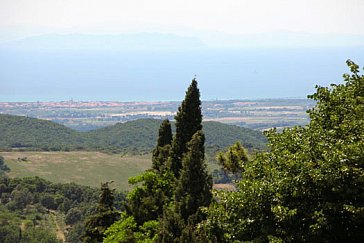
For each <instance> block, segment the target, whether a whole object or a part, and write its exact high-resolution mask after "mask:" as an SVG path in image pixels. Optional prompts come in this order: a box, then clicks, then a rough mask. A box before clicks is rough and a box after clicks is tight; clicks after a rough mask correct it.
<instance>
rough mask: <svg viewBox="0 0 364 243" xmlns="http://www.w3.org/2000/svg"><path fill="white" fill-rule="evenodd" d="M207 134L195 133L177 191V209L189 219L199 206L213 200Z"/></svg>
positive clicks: (184, 217) (182, 215) (184, 162)
mask: <svg viewBox="0 0 364 243" xmlns="http://www.w3.org/2000/svg"><path fill="white" fill-rule="evenodd" d="M204 143H205V136H204V134H203V132H202V131H198V132H196V133H195V135H193V137H192V139H191V141H190V142H189V143H188V152H187V153H186V156H185V157H184V158H183V165H182V170H181V173H180V179H179V181H178V184H177V188H176V192H175V202H176V210H177V212H179V213H180V214H181V217H182V218H183V219H184V220H185V221H187V220H188V218H189V217H190V216H191V215H194V214H195V213H196V212H197V210H198V209H199V207H202V206H208V205H209V204H210V202H211V198H212V193H211V188H212V179H211V176H210V175H209V174H208V172H207V168H206V163H205V149H204Z"/></svg>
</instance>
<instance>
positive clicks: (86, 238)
mask: <svg viewBox="0 0 364 243" xmlns="http://www.w3.org/2000/svg"><path fill="white" fill-rule="evenodd" d="M109 183H110V182H106V183H102V184H101V193H100V199H99V203H98V205H97V208H96V214H93V215H92V216H91V217H89V218H87V219H86V221H85V233H84V235H83V236H82V241H83V242H87V243H88V242H102V240H103V236H104V232H105V230H106V229H107V228H108V227H110V225H112V224H113V223H114V222H115V221H117V220H118V219H119V213H118V212H117V211H116V210H115V208H114V207H113V203H114V190H111V189H110V187H109Z"/></svg>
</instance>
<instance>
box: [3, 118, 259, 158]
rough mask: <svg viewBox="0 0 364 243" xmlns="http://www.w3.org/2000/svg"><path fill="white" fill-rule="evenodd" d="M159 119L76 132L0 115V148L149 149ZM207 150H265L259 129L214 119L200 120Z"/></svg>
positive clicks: (152, 143) (134, 151) (131, 150)
mask: <svg viewBox="0 0 364 243" xmlns="http://www.w3.org/2000/svg"><path fill="white" fill-rule="evenodd" d="M160 123H161V121H160V120H153V119H140V120H136V121H130V122H126V123H118V124H116V125H113V126H109V127H105V128H101V129H97V130H92V131H89V132H77V131H75V130H72V129H70V128H67V127H65V126H63V125H60V124H57V123H54V122H51V121H46V120H40V119H36V118H29V117H23V116H12V115H4V114H0V149H2V150H14V149H15V150H41V151H70V150H90V151H91V150H96V151H104V152H117V153H118V152H127V153H140V152H150V151H151V150H152V149H153V148H154V146H155V144H156V140H157V132H158V128H159V126H160ZM203 127H204V132H205V134H206V148H207V151H210V152H213V151H217V150H219V149H223V148H225V147H227V146H229V145H231V144H233V143H234V142H236V141H241V142H242V144H243V145H244V146H245V147H246V148H248V149H250V150H253V149H257V150H262V149H265V144H266V138H265V137H264V136H263V134H262V133H261V132H258V131H254V130H251V129H247V128H242V127H238V126H232V125H226V124H222V123H218V122H204V123H203Z"/></svg>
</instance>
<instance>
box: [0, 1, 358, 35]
mask: <svg viewBox="0 0 364 243" xmlns="http://www.w3.org/2000/svg"><path fill="white" fill-rule="evenodd" d="M363 12H364V1H363V0H254V1H252V0H223V1H222V0H198V1H196V0H183V1H180V0H153V1H151V0H1V1H0V33H1V34H0V37H1V39H3V40H7V39H11V38H20V37H24V36H31V35H35V34H45V33H75V32H76V33H128V32H167V33H177V34H187V35H194V34H195V35H198V34H201V33H202V32H219V33H220V32H222V33H226V34H236V35H241V34H254V33H255V34H256V33H265V32H276V31H293V32H306V33H331V34H354V35H358V34H360V35H363V34H364V27H363V23H364V14H363ZM1 39H0V40H1Z"/></svg>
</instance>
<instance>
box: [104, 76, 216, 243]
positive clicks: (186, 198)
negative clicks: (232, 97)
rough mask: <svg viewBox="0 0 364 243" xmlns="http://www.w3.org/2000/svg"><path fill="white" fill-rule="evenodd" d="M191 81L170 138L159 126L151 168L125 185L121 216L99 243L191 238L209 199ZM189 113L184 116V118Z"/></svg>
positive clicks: (168, 131)
mask: <svg viewBox="0 0 364 243" xmlns="http://www.w3.org/2000/svg"><path fill="white" fill-rule="evenodd" d="M199 97H200V95H199V90H198V88H197V82H196V80H192V83H191V85H190V87H189V88H188V90H187V92H186V97H185V99H184V101H183V102H182V104H181V106H180V107H179V110H178V113H177V115H176V120H177V129H176V134H175V136H174V137H173V140H172V137H171V127H170V124H169V122H168V121H164V122H163V123H162V124H161V126H160V129H159V137H158V140H157V145H156V148H155V149H154V152H153V167H152V168H151V169H150V170H148V171H146V172H144V173H143V174H141V175H139V176H136V177H133V178H131V179H130V180H129V181H130V183H131V184H134V185H136V187H135V188H134V189H133V190H132V191H131V192H130V193H129V194H128V196H127V199H128V201H127V202H128V203H127V211H126V212H125V213H124V214H123V215H122V218H121V219H120V220H119V221H117V222H116V223H114V224H113V225H112V226H111V227H110V228H109V229H108V230H107V231H106V234H105V236H106V237H105V238H104V242H154V241H158V242H178V241H180V240H181V241H190V242H192V241H191V240H193V239H194V237H195V235H194V230H195V227H196V225H197V223H199V222H200V221H201V220H202V219H203V215H202V214H201V211H200V208H201V207H203V206H208V205H209V204H210V202H211V199H212V194H211V188H212V179H211V177H210V176H209V175H208V173H207V168H206V162H205V136H204V134H203V132H202V130H201V129H202V124H201V121H202V115H201V107H200V106H201V102H200V99H199ZM189 112H190V113H189Z"/></svg>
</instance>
